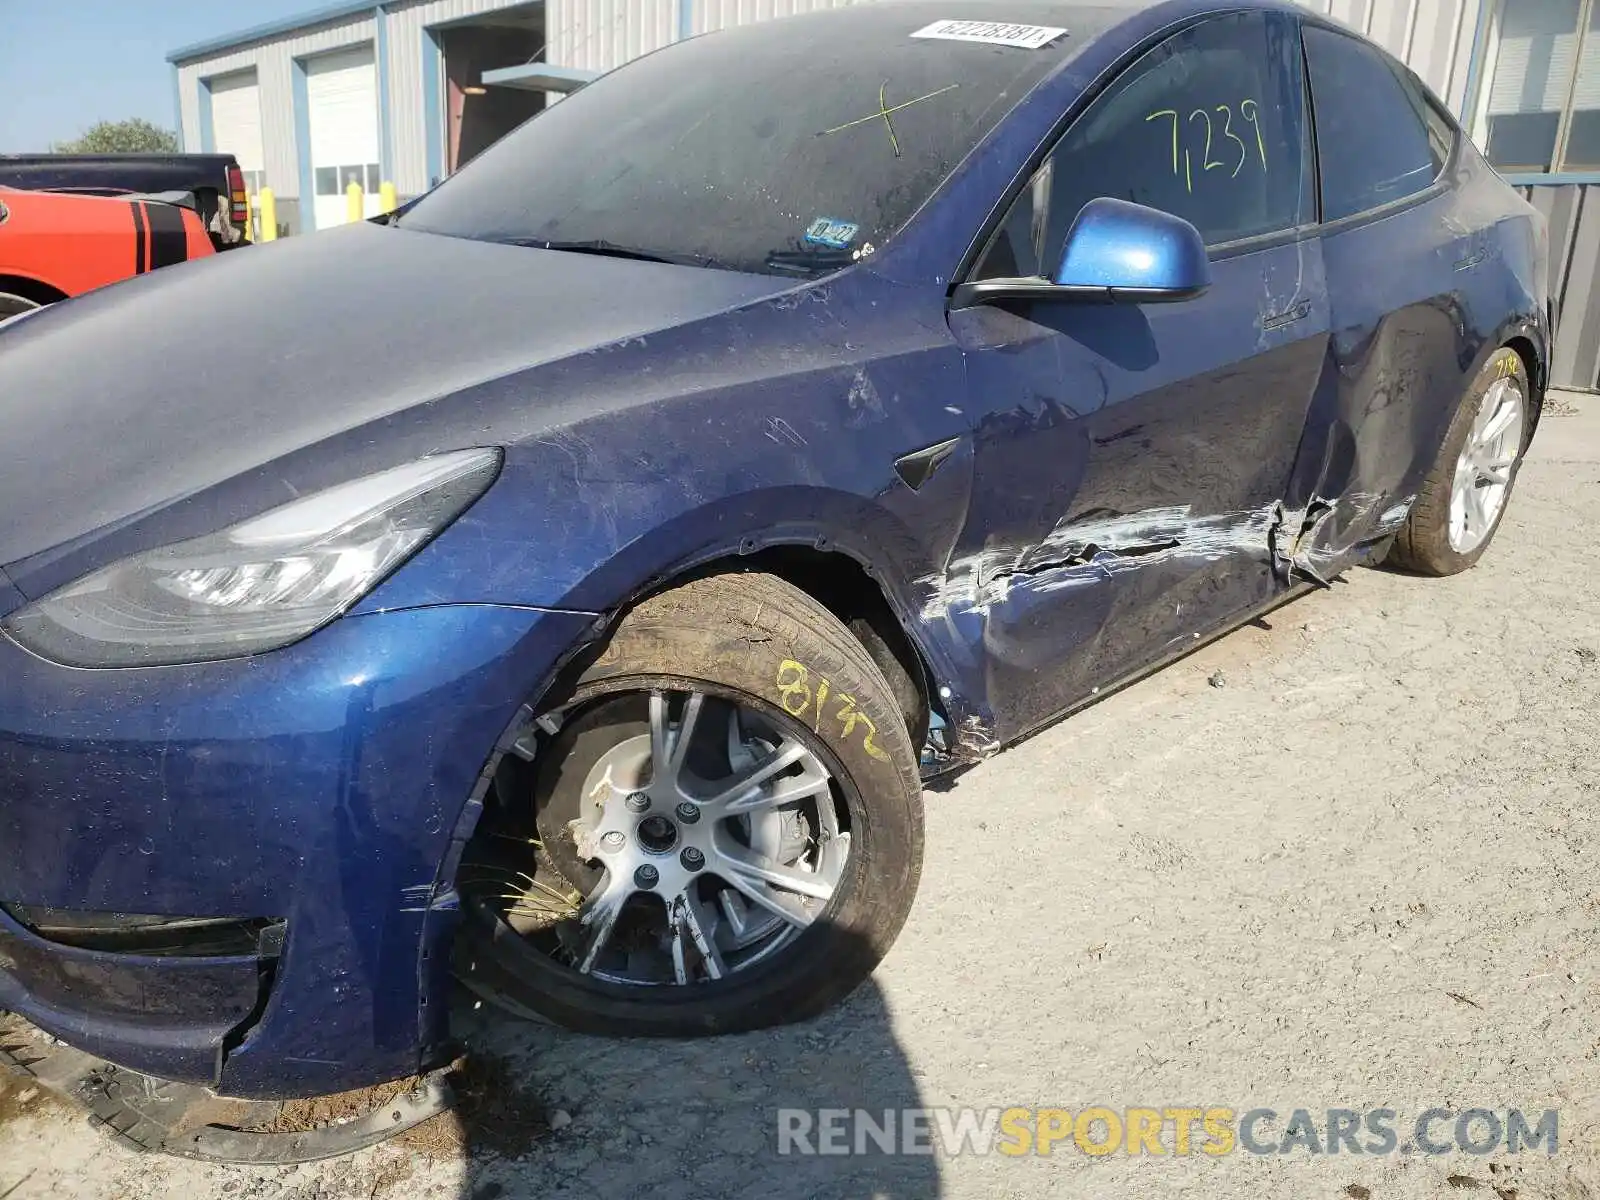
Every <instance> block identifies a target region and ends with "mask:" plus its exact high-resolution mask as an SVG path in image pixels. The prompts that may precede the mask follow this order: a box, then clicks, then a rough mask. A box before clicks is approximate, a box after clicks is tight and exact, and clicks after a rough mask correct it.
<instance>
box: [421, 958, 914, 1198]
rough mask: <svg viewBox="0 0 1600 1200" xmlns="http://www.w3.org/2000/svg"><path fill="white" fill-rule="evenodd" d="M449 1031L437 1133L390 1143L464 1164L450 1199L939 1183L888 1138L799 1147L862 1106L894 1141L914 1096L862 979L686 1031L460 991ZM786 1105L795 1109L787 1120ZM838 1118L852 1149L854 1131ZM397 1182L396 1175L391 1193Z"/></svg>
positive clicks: (861, 1189)
mask: <svg viewBox="0 0 1600 1200" xmlns="http://www.w3.org/2000/svg"><path fill="white" fill-rule="evenodd" d="M454 1026H455V1032H456V1034H457V1036H458V1037H460V1038H462V1040H463V1041H465V1042H466V1043H467V1045H468V1047H469V1049H470V1054H469V1058H468V1065H467V1067H466V1068H465V1069H464V1071H463V1072H462V1074H461V1077H460V1079H459V1084H458V1090H459V1092H460V1098H461V1103H460V1105H459V1107H458V1111H457V1112H456V1113H455V1114H453V1115H452V1116H450V1117H447V1118H442V1119H441V1122H449V1125H448V1126H447V1127H446V1128H445V1129H444V1130H442V1131H441V1130H440V1129H439V1127H438V1124H439V1123H430V1124H432V1125H433V1126H434V1127H433V1129H431V1130H430V1128H429V1127H427V1126H425V1127H423V1128H421V1129H419V1130H417V1131H413V1133H412V1134H411V1135H409V1137H408V1139H406V1140H405V1143H403V1144H406V1145H407V1148H408V1149H410V1150H411V1151H413V1152H416V1151H420V1152H422V1153H425V1154H429V1153H431V1154H434V1155H439V1154H441V1152H442V1153H443V1154H444V1155H447V1156H460V1157H461V1158H463V1159H464V1160H465V1167H466V1174H465V1180H464V1182H463V1184H462V1185H461V1200H513V1198H521V1197H525V1196H537V1197H538V1198H539V1200H560V1198H567V1197H606V1198H607V1200H610V1198H612V1197H625V1196H634V1195H639V1196H648V1197H650V1200H676V1198H678V1197H684V1198H687V1197H696V1198H714V1197H741V1198H744V1197H750V1198H755V1197H759V1198H761V1200H787V1198H790V1197H792V1198H793V1200H814V1198H819V1197H840V1198H849V1197H861V1198H862V1200H880V1198H881V1200H923V1198H926V1197H934V1196H937V1195H939V1193H940V1181H939V1159H938V1158H937V1157H935V1156H934V1155H933V1154H931V1153H911V1154H906V1153H900V1152H899V1150H900V1149H901V1147H900V1144H899V1142H898V1141H896V1152H895V1153H885V1152H884V1151H883V1150H882V1149H881V1148H880V1147H879V1145H878V1144H877V1143H876V1142H875V1141H873V1140H871V1139H863V1143H862V1149H863V1150H864V1153H859V1154H858V1153H848V1154H821V1153H817V1154H810V1153H806V1152H805V1150H806V1149H807V1148H808V1144H809V1147H810V1148H819V1149H820V1148H821V1139H820V1138H819V1136H818V1130H817V1127H816V1124H815V1123H816V1122H817V1121H819V1120H820V1119H821V1118H820V1116H819V1112H818V1110H821V1109H849V1110H855V1109H864V1110H867V1111H868V1112H870V1113H872V1114H873V1119H874V1121H876V1122H879V1123H881V1122H882V1120H883V1112H884V1110H886V1109H887V1110H893V1114H894V1116H893V1119H894V1120H895V1121H896V1125H895V1131H896V1138H897V1139H898V1137H899V1136H900V1128H901V1127H900V1124H899V1123H900V1122H901V1120H902V1117H901V1113H902V1111H903V1110H906V1109H915V1108H917V1107H919V1105H920V1103H921V1102H920V1100H919V1089H918V1086H917V1081H916V1079H915V1077H914V1074H913V1072H912V1070H911V1067H910V1064H909V1063H908V1062H907V1060H906V1057H905V1055H904V1053H903V1051H902V1050H901V1048H900V1045H899V1042H898V1040H897V1039H896V1037H895V1035H894V1030H893V1019H892V1014H891V1013H890V1011H889V1008H888V1006H887V1005H886V1003H885V1001H884V997H883V994H882V992H881V991H880V990H879V988H878V987H877V985H876V984H875V983H874V982H872V981H871V980H869V981H868V982H867V983H865V984H864V985H862V986H861V987H860V988H858V989H857V990H856V992H855V993H854V994H853V995H852V996H851V997H850V998H849V999H848V1000H847V1001H846V1002H845V1003H844V1004H842V1005H840V1006H838V1007H836V1008H834V1009H833V1010H831V1011H830V1012H828V1013H825V1014H824V1015H822V1016H821V1017H818V1018H816V1019H813V1020H810V1021H806V1022H803V1023H800V1024H797V1025H790V1026H785V1027H782V1028H778V1029H770V1030H763V1031H760V1032H756V1033H749V1034H738V1035H727V1036H722V1037H713V1038H703V1039H697V1040H688V1041H678V1040H661V1039H612V1038H603V1037H594V1036H588V1035H582V1034H575V1033H570V1032H567V1031H565V1030H562V1029H558V1028H556V1027H554V1026H551V1025H545V1024H541V1023H536V1022H531V1021H526V1020H520V1019H517V1018H513V1017H509V1016H506V1015H503V1014H501V1013H500V1012H498V1011H497V1010H495V1009H494V1008H493V1007H492V1006H490V1005H488V1004H484V1003H481V1002H479V1001H476V1000H475V999H473V998H472V997H470V996H465V995H463V996H461V997H460V998H458V1001H457V1011H456V1014H455V1021H454ZM784 1110H798V1111H797V1114H796V1115H795V1116H791V1117H788V1118H785V1116H784ZM785 1119H787V1120H788V1121H790V1124H789V1125H788V1128H790V1129H795V1130H806V1129H808V1128H809V1131H810V1134H809V1138H807V1139H803V1140H800V1139H797V1140H789V1139H782V1138H780V1122H781V1121H783V1120H785ZM840 1128H841V1129H843V1130H844V1133H843V1135H842V1136H843V1145H844V1146H845V1147H846V1148H848V1149H849V1150H851V1151H854V1150H855V1149H856V1147H855V1146H854V1145H853V1142H854V1134H853V1133H852V1132H851V1130H852V1129H853V1125H852V1124H851V1123H850V1122H849V1121H846V1122H845V1123H844V1124H843V1125H841V1126H840ZM935 1138H936V1135H935ZM452 1141H454V1142H455V1145H453V1146H452V1145H451V1144H450V1143H451V1142H452ZM783 1141H787V1142H788V1145H787V1146H785V1145H782V1144H780V1143H781V1142H783ZM927 1142H928V1139H927V1138H924V1139H923V1143H924V1144H927ZM785 1151H787V1152H785ZM396 1183H399V1181H398V1180H397V1181H396ZM406 1191H407V1189H406V1187H405V1185H404V1184H399V1186H398V1187H396V1188H395V1189H394V1190H393V1191H392V1192H391V1194H394V1195H404V1194H406Z"/></svg>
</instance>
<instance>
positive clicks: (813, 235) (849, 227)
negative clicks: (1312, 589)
mask: <svg viewBox="0 0 1600 1200" xmlns="http://www.w3.org/2000/svg"><path fill="white" fill-rule="evenodd" d="M860 231H861V226H859V225H857V224H856V223H855V222H854V221H836V220H834V219H833V218H832V217H818V218H817V219H816V220H815V221H813V222H811V224H809V225H807V226H806V235H805V240H806V241H808V242H810V243H811V244H812V245H813V246H826V247H827V248H828V249H830V250H848V249H849V248H850V243H851V242H853V241H855V240H856V234H857V233H859V232H860Z"/></svg>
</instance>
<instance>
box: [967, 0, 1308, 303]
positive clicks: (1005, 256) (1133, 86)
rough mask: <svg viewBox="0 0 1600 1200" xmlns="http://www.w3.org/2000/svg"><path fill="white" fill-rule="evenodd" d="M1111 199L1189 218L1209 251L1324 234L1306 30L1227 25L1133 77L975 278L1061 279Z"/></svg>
mask: <svg viewBox="0 0 1600 1200" xmlns="http://www.w3.org/2000/svg"><path fill="white" fill-rule="evenodd" d="M1097 196H1113V197H1116V198H1117V199H1121V200H1131V201H1133V202H1134V203H1135V204H1144V205H1147V206H1149V207H1151V208H1158V209H1161V210H1162V211H1164V212H1168V213H1172V214H1173V215H1175V216H1179V217H1182V218H1184V220H1186V221H1189V222H1190V223H1191V224H1193V225H1194V226H1195V228H1197V229H1198V230H1199V231H1200V235H1201V236H1202V237H1203V238H1204V239H1205V242H1206V245H1207V246H1220V245H1223V244H1225V243H1228V242H1235V241H1239V240H1241V239H1244V238H1252V237H1259V236H1261V235H1263V234H1270V233H1277V232H1280V231H1282V230H1287V229H1294V228H1297V227H1299V226H1302V225H1310V224H1313V223H1314V222H1315V220H1316V202H1315V183H1314V180H1313V177H1312V170H1311V151H1310V137H1309V130H1308V127H1307V122H1306V104H1305V72H1304V68H1303V66H1302V59H1301V54H1300V41H1299V30H1298V27H1297V25H1296V24H1295V22H1294V21H1293V20H1292V19H1291V18H1288V17H1285V16H1281V15H1278V14H1269V13H1246V14H1241V15H1237V16H1227V17H1215V18H1212V19H1210V20H1208V21H1204V22H1202V23H1201V24H1199V25H1196V26H1194V27H1192V28H1190V29H1187V30H1185V31H1184V32H1182V33H1179V34H1176V35H1174V36H1173V37H1171V38H1169V39H1167V40H1166V41H1165V42H1163V43H1161V44H1160V45H1159V46H1157V47H1155V48H1154V49H1153V50H1151V51H1149V52H1148V53H1147V54H1145V55H1144V57H1143V58H1141V59H1139V60H1138V61H1137V62H1135V63H1134V64H1133V65H1132V66H1130V67H1128V68H1127V69H1126V70H1125V71H1124V72H1123V73H1122V74H1121V75H1120V76H1119V77H1118V78H1117V79H1116V80H1115V81H1113V82H1112V84H1111V85H1110V86H1109V87H1108V88H1107V89H1106V90H1105V91H1104V92H1102V93H1101V95H1100V96H1099V97H1098V98H1096V99H1095V101H1094V102H1093V103H1092V104H1091V105H1090V106H1089V108H1088V109H1087V110H1086V111H1085V112H1084V113H1083V115H1082V116H1080V117H1079V118H1078V119H1077V120H1076V121H1075V122H1073V125H1072V127H1071V128H1070V129H1069V130H1068V131H1067V133H1066V135H1065V136H1064V137H1063V138H1062V139H1061V141H1060V142H1059V143H1058V144H1057V145H1056V147H1055V149H1054V150H1052V151H1051V153H1050V156H1049V157H1048V158H1047V159H1046V160H1045V162H1044V165H1043V166H1041V167H1040V168H1039V170H1038V172H1037V173H1036V174H1035V175H1034V177H1033V179H1032V181H1031V182H1030V183H1029V185H1028V186H1027V187H1025V188H1024V189H1023V190H1022V193H1021V195H1020V196H1018V198H1017V200H1016V202H1015V203H1014V204H1013V205H1012V207H1011V211H1010V212H1009V213H1008V214H1007V216H1006V219H1005V220H1004V221H1003V222H1002V223H1001V226H1000V228H999V230H998V231H997V232H996V233H995V235H994V237H993V238H992V239H991V241H990V243H989V246H988V247H987V249H986V250H985V251H984V254H983V257H982V259H981V260H980V265H979V269H978V271H977V272H976V274H975V275H974V276H973V277H974V278H976V279H996V278H1005V277H1011V276H1029V275H1045V276H1049V275H1053V274H1054V271H1055V267H1056V265H1057V264H1058V263H1059V262H1060V261H1061V252H1062V249H1063V247H1064V246H1065V244H1066V238H1067V231H1068V230H1069V229H1070V228H1071V227H1072V223H1073V221H1075V220H1076V219H1077V216H1078V213H1079V212H1080V211H1081V210H1082V208H1083V206H1084V205H1085V204H1087V203H1088V202H1089V201H1090V200H1092V199H1094V198H1095V197H1097Z"/></svg>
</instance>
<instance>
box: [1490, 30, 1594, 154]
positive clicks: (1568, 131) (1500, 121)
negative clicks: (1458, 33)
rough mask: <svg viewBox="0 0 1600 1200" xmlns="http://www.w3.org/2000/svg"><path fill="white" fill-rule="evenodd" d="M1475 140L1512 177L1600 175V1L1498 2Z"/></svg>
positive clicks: (1491, 31) (1491, 33) (1491, 32)
mask: <svg viewBox="0 0 1600 1200" xmlns="http://www.w3.org/2000/svg"><path fill="white" fill-rule="evenodd" d="M1490 4H1491V8H1490V12H1489V25H1488V33H1487V37H1486V39H1485V43H1484V51H1483V52H1484V60H1483V64H1482V69H1481V70H1480V72H1479V79H1480V83H1479V86H1478V95H1477V97H1476V108H1475V111H1474V113H1473V123H1472V132H1473V136H1474V139H1475V140H1476V141H1477V143H1478V144H1479V145H1480V146H1482V147H1483V149H1484V153H1485V154H1486V155H1487V156H1488V158H1489V161H1490V162H1491V163H1493V164H1494V165H1495V167H1496V168H1498V169H1499V170H1500V171H1503V172H1505V173H1507V174H1540V175H1543V174H1552V173H1561V172H1568V171H1600V0H1490Z"/></svg>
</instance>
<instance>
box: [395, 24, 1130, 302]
mask: <svg viewBox="0 0 1600 1200" xmlns="http://www.w3.org/2000/svg"><path fill="white" fill-rule="evenodd" d="M972 9H978V10H980V11H992V12H994V13H995V15H996V16H997V17H1000V16H1003V17H1004V18H1005V19H1006V20H1008V21H1012V22H1019V23H1027V24H1028V25H1037V26H1043V27H1057V28H1059V27H1061V26H1069V25H1071V24H1072V23H1073V20H1072V19H1073V18H1076V17H1079V16H1082V15H1085V14H1084V10H1074V9H1072V8H1070V7H1069V8H1065V9H1063V8H1060V7H1043V6H1037V5H1033V4H1019V5H1010V4H1006V5H1001V4H995V3H992V2H985V3H982V4H968V5H967V6H966V7H965V8H961V9H950V8H947V7H945V6H943V5H926V4H907V5H901V4H882V5H878V4H872V5H863V6H860V7H856V8H850V9H845V10H842V11H834V12H827V13H820V14H816V15H811V16H803V17H796V18H792V19H788V20H782V21H769V22H763V23H760V24H756V25H752V26H746V27H742V28H737V29H732V30H729V31H727V32H724V33H718V34H714V35H711V36H707V37H700V38H694V39H691V40H689V41H686V42H682V43H679V44H677V45H674V46H671V47H668V48H667V49H665V50H662V51H658V52H657V53H655V54H650V55H647V56H645V57H644V58H641V59H638V60H636V61H635V62H632V63H630V64H628V65H627V66H625V67H623V68H621V69H619V70H617V71H615V72H613V73H611V74H610V75H607V76H606V77H604V78H602V79H600V80H598V81H597V82H595V83H593V84H591V85H589V86H588V87H585V88H582V89H580V90H579V91H577V92H576V93H574V94H573V95H571V96H569V97H567V98H566V99H564V100H562V101H561V102H559V103H557V104H555V105H553V106H552V107H551V108H549V109H548V110H547V111H545V112H543V113H541V114H540V115H539V116H537V117H536V118H534V119H533V120H531V121H529V122H528V123H526V124H525V125H523V126H522V127H521V128H519V129H517V130H516V131H515V132H513V133H511V134H509V135H508V136H507V137H506V138H504V139H503V140H502V141H500V142H499V143H498V144H496V145H495V146H493V147H491V148H490V149H489V150H488V151H486V152H485V153H484V154H482V155H481V156H480V157H479V158H477V159H476V160H474V161H473V162H472V164H471V165H470V166H468V167H467V168H466V169H465V170H463V171H462V172H461V173H460V174H459V175H456V176H454V177H453V178H451V179H449V180H447V181H446V182H445V183H444V184H443V185H441V186H440V187H439V188H438V189H437V190H436V191H434V192H432V193H431V194H429V195H427V196H425V197H423V198H422V199H421V200H419V201H417V202H416V203H415V204H414V205H413V207H412V208H411V209H409V210H408V211H407V212H406V213H405V214H404V215H403V216H402V217H401V218H400V219H399V222H398V223H399V224H400V225H402V226H404V227H406V228H411V229H419V230H426V231H430V232H434V233H441V234H448V235H451V236H455V237H467V238H476V239H480V240H485V241H500V242H512V243H517V244H522V245H536V246H545V245H553V246H556V247H561V248H569V249H587V250H591V251H595V252H601V253H621V254H627V255H630V256H637V257H646V258H660V259H663V260H666V261H669V262H682V263H690V264H695V265H700V266H712V267H726V268H730V269H733V270H739V271H755V272H764V273H769V274H790V275H798V276H812V275H815V274H819V273H821V272H824V271H829V270H834V269H837V268H838V267H841V266H846V265H848V264H849V263H850V262H852V261H854V260H856V259H858V258H861V257H865V256H867V255H870V254H871V253H872V251H873V250H874V249H875V248H876V247H879V246H881V245H882V244H883V242H884V241H885V240H886V239H887V238H888V237H889V236H890V235H892V234H893V233H894V232H895V231H896V230H898V229H899V228H900V226H901V225H903V224H904V223H905V222H906V220H907V219H908V218H910V216H911V215H912V214H913V213H914V212H915V211H916V210H917V208H918V207H919V206H920V205H921V204H922V203H923V202H924V201H925V200H927V198H928V197H929V196H930V195H932V194H933V192H934V191H935V189H937V188H938V186H939V185H940V184H941V183H942V182H943V181H944V179H945V178H946V177H947V176H948V175H949V174H950V172H951V171H952V170H953V169H954V168H955V167H956V165H957V164H958V163H960V161H961V160H962V158H963V157H965V156H966V154H967V153H968V152H969V151H970V150H971V149H972V148H973V147H974V146H975V145H977V143H978V142H979V141H980V140H982V139H983V137H984V136H985V135H986V134H988V133H989V132H990V131H991V130H992V129H993V128H994V126H995V125H996V124H997V123H998V122H999V121H1000V119H1001V118H1002V117H1003V116H1004V115H1005V114H1006V112H1007V111H1009V110H1010V109H1011V107H1012V106H1013V105H1015V104H1016V103H1017V101H1019V100H1020V99H1021V98H1022V97H1023V96H1024V95H1025V94H1026V93H1027V92H1028V91H1029V90H1030V89H1031V88H1032V87H1033V86H1034V85H1035V84H1036V83H1037V82H1038V81H1039V80H1040V79H1042V78H1043V77H1044V76H1045V75H1046V74H1047V73H1048V72H1049V71H1050V70H1051V69H1052V68H1054V67H1056V66H1058V65H1059V64H1060V63H1061V62H1062V60H1063V59H1064V58H1065V57H1066V56H1067V55H1068V54H1069V53H1073V52H1076V50H1078V49H1080V48H1081V44H1082V42H1083V40H1084V39H1083V38H1082V37H1080V36H1078V33H1077V30H1075V29H1069V30H1068V32H1067V33H1066V34H1065V35H1049V36H1048V40H1045V39H1046V36H1047V33H1048V30H1047V31H1046V32H1041V33H1034V34H1017V33H1009V32H1007V31H1009V30H1017V29H1021V28H1024V26H1022V25H1010V26H997V25H993V24H991V23H988V22H977V21H960V22H955V21H949V20H946V18H950V17H952V16H970V15H972V14H971V10H972ZM1002 10H1003V11H1002ZM1096 15H1098V14H1096ZM934 22H941V23H942V25H943V26H944V27H948V26H951V25H959V26H960V27H961V28H957V29H955V30H954V31H953V32H954V33H956V34H957V35H958V36H960V35H966V36H972V35H982V34H988V35H990V36H994V35H995V31H996V30H999V31H1000V34H1001V35H1003V36H1010V37H1012V38H1013V39H1014V40H1016V41H1019V42H1023V43H1024V44H1013V45H994V44H987V43H983V42H977V41H971V40H950V38H948V37H934V36H926V35H924V36H920V37H918V36H913V35H914V34H916V33H918V31H921V30H927V29H928V27H929V26H930V25H932V24H933V23H934ZM1102 24H1103V22H1102ZM939 32H946V33H948V32H950V31H949V30H948V28H943V29H941V30H939ZM1039 41H1044V44H1043V45H1040V46H1038V47H1037V48H1033V47H1032V43H1034V42H1039Z"/></svg>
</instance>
